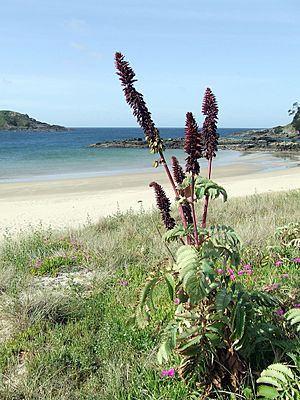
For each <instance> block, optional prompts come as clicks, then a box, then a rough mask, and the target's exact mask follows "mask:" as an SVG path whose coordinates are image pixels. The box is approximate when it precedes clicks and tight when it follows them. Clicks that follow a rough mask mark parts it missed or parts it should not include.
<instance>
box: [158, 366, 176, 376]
mask: <svg viewBox="0 0 300 400" xmlns="http://www.w3.org/2000/svg"><path fill="white" fill-rule="evenodd" d="M160 376H170V377H171V378H174V376H175V369H174V368H171V369H166V370H164V371H162V372H161V373H160Z"/></svg>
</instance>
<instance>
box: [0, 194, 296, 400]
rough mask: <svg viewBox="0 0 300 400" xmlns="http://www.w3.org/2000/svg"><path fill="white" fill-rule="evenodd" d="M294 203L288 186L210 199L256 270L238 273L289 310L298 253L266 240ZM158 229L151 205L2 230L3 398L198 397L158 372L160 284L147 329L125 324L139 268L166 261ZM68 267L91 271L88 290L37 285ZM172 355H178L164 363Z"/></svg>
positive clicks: (166, 312) (215, 216)
mask: <svg viewBox="0 0 300 400" xmlns="http://www.w3.org/2000/svg"><path fill="white" fill-rule="evenodd" d="M299 204H300V191H291V192H287V193H277V194H265V195H255V196H250V197H245V198H236V199H231V200H229V201H228V203H225V204H223V203H221V202H214V203H213V202H212V204H211V205H210V213H209V223H211V224H214V223H223V224H227V225H230V226H232V227H234V228H235V230H236V231H237V232H238V233H239V235H240V236H241V238H242V239H243V242H244V243H245V248H244V251H243V255H242V256H243V262H245V263H249V262H251V265H252V266H253V271H254V272H253V275H252V276H251V277H243V276H242V277H240V278H239V279H241V280H242V281H243V282H244V283H245V284H246V285H248V287H249V288H250V287H255V288H262V287H268V286H270V285H272V284H274V283H278V288H273V287H272V289H271V290H273V291H274V293H275V294H276V295H278V297H279V298H281V299H282V304H283V307H286V308H289V307H291V306H292V305H293V304H295V303H296V302H297V303H300V295H299V289H298V288H299V286H300V285H299V283H300V282H299V269H298V267H297V264H296V263H294V262H293V258H295V257H299V251H298V252H297V250H289V249H286V248H284V247H282V246H277V247H272V248H270V247H268V246H271V245H274V246H275V245H276V240H275V238H274V232H275V229H276V228H277V227H279V226H282V225H286V224H288V223H293V222H298V223H299V221H300V208H299ZM163 232H164V229H163V227H162V225H161V223H160V218H159V215H158V213H152V214H148V213H143V212H139V213H136V214H134V213H133V212H128V213H125V214H119V213H118V214H116V215H113V216H111V217H109V218H106V219H103V220H101V221H100V222H99V224H96V225H87V226H86V227H84V228H82V229H80V230H71V231H65V232H55V231H52V230H44V229H42V227H41V228H39V229H37V230H35V231H32V232H31V233H27V234H23V235H21V236H20V237H17V238H16V237H11V236H9V235H7V236H6V238H5V240H4V241H3V243H2V244H1V249H0V273H1V277H2V279H1V283H0V311H1V313H0V315H1V317H0V398H1V399H3V400H8V399H26V400H27V399H28V400H29V399H30V400H31V399H32V400H34V399H57V400H58V399H59V400H64V399H66V400H67V399H68V400H69V399H74V400H75V399H76V400H77V399H79V400H81V399H82V400H83V399H86V400H93V399H95V400H100V399H103V400H104V399H105V400H110V399H112V400H113V399H119V400H123V399H124V400H133V399H134V400H140V399H149V400H150V399H153V400H158V399H162V400H163V399H164V400H168V399H170V400H171V399H172V400H173V399H195V398H197V396H196V394H195V393H193V390H192V389H191V388H190V387H189V386H188V385H185V384H184V383H183V382H182V381H181V380H180V379H179V378H174V379H170V378H168V377H165V378H162V377H160V372H161V367H159V366H158V365H157V363H156V351H157V347H158V344H159V340H160V337H159V332H160V329H161V326H163V325H164V324H165V322H166V321H167V320H168V318H169V316H170V315H171V313H172V311H173V308H174V306H172V305H170V304H169V305H166V301H165V299H166V293H165V292H164V289H161V290H160V291H158V293H157V306H158V310H157V312H156V313H155V316H154V318H153V320H152V321H151V323H150V324H149V326H148V327H147V328H145V329H144V330H139V329H137V328H136V326H135V325H132V324H130V323H129V321H130V317H131V316H132V314H133V312H134V308H135V304H136V302H137V300H138V292H139V289H140V286H141V284H142V283H143V282H144V280H145V278H146V276H147V275H148V274H149V273H150V272H151V271H154V270H155V269H157V268H160V267H161V266H162V265H164V264H166V263H170V262H172V259H171V257H170V251H171V252H173V253H174V251H175V247H176V245H173V244H172V245H171V246H170V248H169V249H168V248H167V247H166V246H165V245H164V243H163V242H162V240H161V234H163ZM64 260H66V261H65V262H64ZM277 260H282V261H283V264H282V265H281V266H280V267H275V266H274V264H275V262H276V261H277ZM37 261H38V262H37ZM40 266H43V267H44V268H40ZM74 267H77V268H79V269H82V270H83V271H97V272H98V274H97V275H96V276H97V277H98V278H96V279H95V281H94V282H93V285H92V288H91V290H90V291H89V292H88V293H86V291H85V288H84V285H81V284H80V283H76V284H70V285H69V288H68V289H64V290H63V289H61V288H60V289H57V288H50V287H48V288H47V287H46V286H44V287H39V288H37V286H36V282H37V281H38V280H39V279H41V278H47V277H49V276H51V277H53V276H57V275H58V274H68V272H69V271H72V268H74ZM286 273H288V275H289V276H288V277H283V276H282V275H283V274H286ZM121 282H123V283H124V282H125V283H127V282H128V284H121ZM176 363H178V360H177V359H176V357H175V358H174V359H173V360H172V362H171V363H170V365H167V366H164V368H171V367H173V366H174V365H176ZM222 396H223V397H222ZM228 396H229V395H227V394H219V395H218V397H217V398H221V399H222V398H223V399H227V398H230V397H228ZM241 396H242V394H241ZM249 396H250V395H249ZM244 398H249V399H250V398H251V397H244Z"/></svg>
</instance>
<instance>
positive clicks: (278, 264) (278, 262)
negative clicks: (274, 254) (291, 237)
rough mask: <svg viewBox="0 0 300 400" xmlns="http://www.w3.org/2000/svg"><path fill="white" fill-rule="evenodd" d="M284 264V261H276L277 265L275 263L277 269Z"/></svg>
mask: <svg viewBox="0 0 300 400" xmlns="http://www.w3.org/2000/svg"><path fill="white" fill-rule="evenodd" d="M282 264H283V261H276V263H275V265H276V267H280V265H282Z"/></svg>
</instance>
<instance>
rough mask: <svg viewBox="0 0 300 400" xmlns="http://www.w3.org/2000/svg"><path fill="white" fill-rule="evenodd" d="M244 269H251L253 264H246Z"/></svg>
mask: <svg viewBox="0 0 300 400" xmlns="http://www.w3.org/2000/svg"><path fill="white" fill-rule="evenodd" d="M243 268H244V269H251V265H250V264H246V265H244V266H243Z"/></svg>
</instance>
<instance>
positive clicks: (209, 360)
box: [115, 53, 276, 395]
mask: <svg viewBox="0 0 300 400" xmlns="http://www.w3.org/2000/svg"><path fill="white" fill-rule="evenodd" d="M115 64H116V69H117V74H118V75H119V78H120V81H121V84H122V86H123V91H124V94H125V98H126V101H127V103H128V104H129V105H130V107H131V108H132V109H133V114H134V116H135V117H136V119H137V122H138V123H139V125H140V127H141V128H142V129H143V131H144V134H145V138H146V141H147V143H148V145H149V148H150V151H151V153H157V154H158V155H159V161H158V162H157V163H158V164H161V165H162V166H163V167H164V169H165V171H166V174H167V176H168V178H169V181H170V184H171V186H172V188H173V191H174V194H175V199H176V202H177V204H178V207H179V211H180V217H181V222H180V223H178V224H176V222H175V220H174V218H173V217H172V216H171V208H170V205H171V203H170V200H169V199H168V198H167V196H166V194H165V192H164V190H163V188H162V187H161V186H160V185H159V184H158V183H156V182H152V183H150V186H151V187H152V188H153V189H154V191H155V195H156V201H157V206H158V208H159V210H160V213H161V216H162V220H163V223H164V225H165V227H166V229H167V231H166V233H165V235H164V240H165V241H166V242H170V241H177V242H178V244H179V247H178V250H177V253H176V262H175V264H174V265H172V267H167V268H166V269H165V270H162V271H159V272H158V273H157V275H156V276H155V277H153V276H151V277H149V279H148V280H147V282H146V284H145V286H144V288H143V290H142V291H141V295H140V302H139V305H138V307H137V311H136V320H137V322H138V324H139V325H140V326H144V325H145V324H147V323H148V321H149V317H150V316H151V312H152V310H153V307H152V306H153V300H154V296H153V293H154V289H155V287H156V286H157V285H158V284H159V283H161V282H165V283H166V284H167V287H168V289H169V294H170V298H171V301H172V302H175V304H176V305H177V307H176V310H175V312H174V317H173V319H172V320H171V321H170V322H169V323H168V325H167V326H166V327H165V330H164V333H163V341H162V344H161V346H160V349H159V352H158V361H159V362H160V363H163V362H168V361H169V360H170V357H171V355H172V353H173V352H176V353H177V354H179V355H180V356H181V359H182V362H181V364H180V366H179V368H178V370H177V371H178V373H179V374H180V375H181V376H182V377H183V378H184V379H194V380H195V382H197V383H201V384H203V387H205V388H206V391H205V395H207V393H209V392H210V391H211V390H212V388H213V387H216V388H221V387H229V388H231V389H232V388H233V389H234V390H237V389H238V386H239V383H240V380H241V377H242V376H243V374H244V372H245V369H246V365H247V362H248V361H249V360H250V357H251V356H252V355H253V354H255V351H256V349H257V348H258V346H259V343H260V342H261V340H262V337H264V336H265V337H264V340H265V341H268V340H271V336H272V335H271V333H270V332H272V334H273V333H274V332H275V330H274V329H273V327H272V324H270V323H269V324H268V323H266V322H265V321H264V318H263V315H264V312H263V311H264V309H265V308H267V307H270V306H274V304H275V303H276V300H275V299H274V298H273V297H272V296H271V295H269V294H266V293H262V292H256V291H255V292H254V291H253V292H249V291H246V290H245V289H244V287H243V286H242V285H241V284H240V283H237V282H236V281H235V278H236V274H237V271H236V268H237V267H238V266H239V264H240V250H241V242H240V239H239V237H238V235H237V234H236V233H235V232H234V230H233V229H232V228H231V227H229V226H225V225H213V226H209V227H208V226H207V212H208V205H209V201H210V200H212V199H216V198H218V197H220V196H222V197H223V199H224V201H226V199H227V194H226V191H225V189H224V188H223V187H221V186H219V185H218V184H217V183H215V182H213V181H212V180H211V176H212V162H213V158H214V157H215V156H216V153H217V150H218V149H217V147H218V134H217V118H218V106H217V102H216V99H215V96H214V94H213V93H212V91H211V89H209V88H208V89H206V91H205V94H204V100H203V106H202V112H203V114H204V115H205V120H204V123H203V126H202V129H199V128H198V125H197V123H196V121H195V118H194V116H193V114H192V113H191V112H188V113H187V114H186V122H185V140H184V150H185V152H186V165H185V169H183V168H182V166H180V164H179V162H178V160H177V158H176V157H172V167H171V168H169V166H168V164H167V161H166V158H165V155H164V150H165V146H164V142H163V140H162V138H161V137H160V134H159V130H158V129H157V128H156V127H155V124H154V122H153V121H152V118H151V113H150V112H149V110H148V108H147V106H146V103H145V101H144V99H143V95H142V94H141V93H139V92H138V91H137V90H136V89H135V87H134V82H135V81H136V79H135V73H134V71H133V69H132V68H131V67H130V66H129V64H128V62H127V61H125V59H124V56H123V55H122V54H121V53H116V55H115ZM201 158H203V159H206V160H207V162H208V175H207V177H203V176H201V175H200V164H199V160H200V159H201ZM200 201H203V208H202V211H201V210H200V215H197V212H196V203H198V202H200ZM251 272H252V271H251V268H250V267H249V266H245V267H244V269H243V270H242V271H239V274H251ZM268 335H269V336H268ZM272 339H274V335H273V337H272ZM272 361H273V360H272V359H271V360H265V362H266V364H265V365H264V367H265V366H267V365H268V362H269V363H270V362H272Z"/></svg>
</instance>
